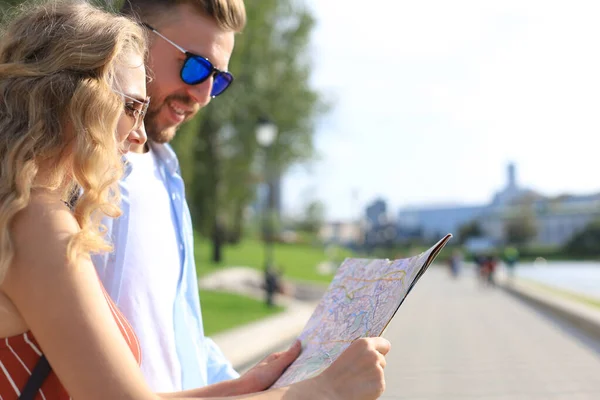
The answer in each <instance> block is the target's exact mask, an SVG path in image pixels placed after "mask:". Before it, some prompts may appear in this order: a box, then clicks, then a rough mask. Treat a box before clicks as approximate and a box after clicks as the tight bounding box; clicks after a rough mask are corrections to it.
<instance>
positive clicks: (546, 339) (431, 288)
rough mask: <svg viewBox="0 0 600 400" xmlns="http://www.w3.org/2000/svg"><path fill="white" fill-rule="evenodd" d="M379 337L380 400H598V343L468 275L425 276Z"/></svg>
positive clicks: (432, 273) (432, 272) (434, 273)
mask: <svg viewBox="0 0 600 400" xmlns="http://www.w3.org/2000/svg"><path fill="white" fill-rule="evenodd" d="M467 272H468V271H467ZM385 336H386V337H387V338H389V339H390V340H391V341H392V343H393V346H392V353H390V357H389V358H388V367H387V369H386V380H387V384H388V388H387V391H386V393H385V394H384V396H383V397H382V399H388V400H391V399H411V400H425V399H427V400H430V399H444V400H454V399H456V400H458V399H461V400H463V399H485V400H501V399H502V400H505V399H506V400H509V399H510V400H542V399H543V400H557V399H565V400H591V399H594V400H598V399H600V344H598V343H590V342H589V341H588V342H585V341H583V340H580V339H578V338H577V337H576V336H574V335H572V334H571V333H569V332H568V329H567V328H565V327H564V326H561V325H559V324H558V323H556V322H554V321H552V320H551V319H549V318H548V317H546V316H544V315H542V314H540V313H539V312H537V311H535V310H533V309H532V308H530V307H529V306H527V305H525V304H523V303H521V302H520V301H519V300H517V299H515V298H513V297H512V296H510V295H509V294H507V293H505V292H504V291H502V290H501V289H484V288H481V287H478V286H477V285H476V282H475V281H474V279H473V277H472V276H471V275H470V274H466V275H464V276H463V277H461V278H460V279H459V280H457V281H453V280H451V279H450V278H449V276H448V275H447V274H446V273H445V271H443V270H436V269H430V270H429V271H428V272H427V273H426V274H425V275H424V276H423V278H422V279H421V280H420V281H419V283H418V284H417V285H416V287H415V288H414V290H413V291H412V292H411V293H410V295H409V296H408V297H407V299H406V301H405V302H404V304H403V305H402V307H401V308H400V310H399V311H398V314H397V315H396V317H395V318H394V321H393V322H392V323H391V324H390V326H389V327H388V330H387V332H386V334H385Z"/></svg>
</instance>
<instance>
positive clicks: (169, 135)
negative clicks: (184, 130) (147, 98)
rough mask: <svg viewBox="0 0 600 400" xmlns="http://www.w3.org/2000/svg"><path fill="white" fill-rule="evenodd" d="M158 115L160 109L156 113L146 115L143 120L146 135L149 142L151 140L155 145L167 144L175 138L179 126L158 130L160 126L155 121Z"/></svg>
mask: <svg viewBox="0 0 600 400" xmlns="http://www.w3.org/2000/svg"><path fill="white" fill-rule="evenodd" d="M159 114H160V109H158V112H154V113H150V112H148V114H146V118H144V125H145V127H146V135H147V136H148V139H149V140H152V141H153V142H155V143H169V142H170V141H171V140H173V138H174V137H175V133H176V132H177V129H178V128H179V126H171V127H168V128H164V129H160V126H159V124H158V121H157V117H158V115H159Z"/></svg>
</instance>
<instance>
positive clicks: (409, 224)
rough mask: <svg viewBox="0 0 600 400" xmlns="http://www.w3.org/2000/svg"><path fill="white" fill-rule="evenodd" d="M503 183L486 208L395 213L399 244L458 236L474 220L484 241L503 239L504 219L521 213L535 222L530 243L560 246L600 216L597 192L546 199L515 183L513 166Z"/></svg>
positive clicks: (415, 210) (419, 210) (437, 209)
mask: <svg viewBox="0 0 600 400" xmlns="http://www.w3.org/2000/svg"><path fill="white" fill-rule="evenodd" d="M507 177H508V182H507V184H506V186H505V187H504V188H503V189H502V190H500V191H498V192H497V193H496V194H495V195H494V196H493V198H492V201H491V202H490V203H489V204H488V205H481V206H464V207H460V206H442V207H422V208H419V207H413V208H404V209H402V210H400V211H399V213H398V221H397V225H398V237H399V239H400V240H403V239H410V238H414V237H418V238H420V239H422V240H426V241H434V240H437V239H439V238H440V237H442V236H443V235H444V234H446V233H452V234H454V235H458V232H459V229H460V227H461V226H462V225H464V224H466V223H469V222H472V221H476V222H478V223H479V225H480V227H481V228H482V231H483V232H484V235H485V238H486V239H487V240H489V241H490V242H493V243H500V244H501V243H504V242H505V241H506V234H505V230H506V229H505V227H506V222H507V221H508V220H509V219H510V218H514V216H515V215H517V213H519V212H522V211H523V210H524V208H526V209H527V212H529V213H530V214H529V215H531V216H532V217H533V218H534V219H535V224H536V230H537V236H536V237H535V238H534V239H533V240H532V243H533V244H537V245H543V246H561V245H564V244H565V243H566V242H567V241H568V240H569V239H570V238H571V237H572V236H573V235H574V234H576V233H578V232H579V231H581V230H582V229H583V228H584V227H585V226H586V225H587V224H588V223H590V222H591V221H593V220H594V219H596V218H600V194H592V195H585V196H573V195H564V196H559V197H556V198H548V197H545V196H542V195H540V194H539V193H537V192H535V191H533V190H531V189H527V188H522V187H520V186H519V185H518V184H517V180H516V167H515V165H514V164H512V163H511V164H509V165H508V168H507Z"/></svg>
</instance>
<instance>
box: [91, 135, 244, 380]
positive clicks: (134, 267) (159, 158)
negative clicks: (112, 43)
mask: <svg viewBox="0 0 600 400" xmlns="http://www.w3.org/2000/svg"><path fill="white" fill-rule="evenodd" d="M151 153H153V157H154V160H152V159H151V162H152V163H151V164H148V165H149V167H150V169H153V170H154V171H140V170H135V163H131V165H130V166H129V168H133V169H134V170H133V171H132V172H133V173H130V174H128V175H127V176H126V177H125V178H124V179H123V180H122V181H121V183H120V188H121V197H122V199H121V209H122V211H123V215H122V216H121V217H119V218H117V219H114V220H113V219H106V220H105V221H104V222H103V223H104V225H105V226H106V227H107V230H108V232H107V235H108V236H107V237H108V238H109V239H110V240H111V242H112V243H113V245H114V251H113V252H112V253H109V254H102V255H98V256H94V264H95V266H96V270H97V271H98V274H99V276H100V279H101V280H102V282H103V284H104V287H105V289H106V291H107V292H108V294H109V295H110V296H111V298H112V299H113V301H114V302H115V303H116V304H117V306H119V308H120V310H121V311H122V312H123V314H124V315H125V317H126V318H127V319H128V321H129V322H130V323H131V325H132V326H133V328H134V330H135V332H136V335H137V336H138V338H139V339H140V345H141V347H142V371H143V372H144V374H145V377H146V380H147V381H148V384H149V385H150V386H151V387H152V388H153V389H154V390H156V391H178V390H186V389H192V388H197V387H201V386H205V385H209V384H213V383H217V382H220V381H223V380H228V379H233V378H237V377H238V376H239V375H238V373H237V372H236V371H235V370H234V369H233V368H232V366H231V364H230V363H229V361H228V360H227V359H226V358H225V356H224V355H223V353H222V352H221V350H220V349H219V348H218V347H217V345H216V344H215V343H214V342H213V341H212V340H210V339H209V338H207V337H205V336H204V330H203V326H202V314H201V311H200V299H199V294H198V278H197V275H196V267H195V262H194V243H193V240H194V236H193V230H192V220H191V216H190V212H189V209H188V205H187V202H186V199H185V188H184V183H183V179H182V178H181V173H180V170H179V162H178V160H177V156H176V155H175V153H174V152H173V150H172V149H171V147H170V146H169V145H163V144H155V143H152V144H151ZM134 156H136V157H139V156H142V157H144V156H146V155H137V154H136V155H131V157H130V158H131V161H133V159H134ZM148 156H149V155H148ZM152 165H153V167H152ZM143 166H144V167H145V165H143ZM138 172H139V173H138ZM142 172H143V173H144V174H145V175H143V174H142ZM140 176H141V177H142V178H140ZM135 179H150V180H152V184H153V185H154V187H155V188H156V187H157V186H156V185H157V184H158V191H159V192H161V193H160V194H161V195H162V197H160V196H154V195H148V193H144V190H143V189H144V188H145V187H146V186H145V182H144V181H140V182H136V181H135ZM157 182H160V183H157ZM136 184H137V186H136ZM149 186H152V185H149ZM163 186H164V187H163ZM132 187H137V189H136V190H131V189H132ZM140 188H141V189H142V190H140ZM157 197H160V198H161V199H162V200H163V203H160V202H158V204H157ZM169 203H170V208H171V210H170V211H168V210H162V209H161V210H157V209H156V207H161V208H162V207H164V208H168V206H169ZM132 205H135V206H134V207H135V209H134V210H132V208H133V207H132ZM136 212H137V214H140V212H142V213H143V215H142V216H141V217H140V216H139V215H138V216H137V217H136ZM156 212H163V213H169V212H170V215H167V217H166V218H167V220H168V221H169V224H170V225H174V226H169V227H163V228H158V231H157V232H159V233H158V234H154V236H150V237H151V238H154V237H157V236H158V238H157V240H158V241H160V240H162V239H163V238H165V239H169V240H170V241H169V240H165V243H171V245H172V246H171V248H172V249H173V251H174V252H175V253H174V254H175V255H177V251H179V257H178V260H177V261H174V262H173V263H180V266H179V269H178V270H177V271H173V270H171V272H174V274H172V276H173V277H174V279H172V281H169V280H166V282H167V283H169V282H172V284H171V286H176V287H172V288H168V287H167V288H164V287H160V289H163V288H164V289H165V290H157V288H159V286H157V285H158V284H161V285H164V283H163V282H161V279H160V275H156V274H155V275H153V276H154V278H153V280H152V279H150V275H151V274H152V273H153V271H148V270H147V268H149V266H148V265H139V264H149V265H150V264H152V263H146V262H140V261H139V260H144V257H146V259H150V260H152V257H154V256H156V257H160V256H164V254H162V253H160V252H161V248H162V247H161V246H160V245H158V246H157V245H152V243H140V241H142V242H143V241H144V240H145V239H143V237H144V236H143V234H146V235H147V232H140V231H139V230H138V229H145V228H148V229H151V228H155V227H154V226H153V223H154V222H155V220H154V219H153V214H155V213H156ZM155 219H156V218H155ZM162 221H163V223H164V221H165V220H164V219H163V220H162ZM130 227H131V229H130ZM136 232H137V233H136ZM164 235H175V237H164ZM128 244H129V246H128ZM162 250H163V251H165V249H164V248H162ZM132 252H137V254H138V255H139V254H141V255H142V257H140V258H139V259H138V258H136V254H131V253H132ZM139 252H143V253H139ZM173 263H170V264H173ZM160 267H161V269H162V267H163V266H160ZM164 267H165V268H166V267H169V266H164ZM145 268H146V269H145ZM163 272H164V271H161V270H158V268H157V271H156V273H157V274H160V273H163ZM157 276H158V278H157ZM153 286H154V289H153ZM170 304H172V309H171V308H170ZM157 310H158V311H157ZM161 310H162V311H161ZM165 316H166V317H165ZM161 319H163V320H161ZM170 319H172V320H170ZM159 325H160V326H159ZM144 347H146V348H144ZM150 364H151V365H150ZM145 366H146V367H152V368H144V367H145ZM161 368H162V370H161ZM179 380H181V382H177V381H179Z"/></svg>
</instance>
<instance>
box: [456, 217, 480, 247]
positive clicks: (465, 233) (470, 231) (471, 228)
mask: <svg viewBox="0 0 600 400" xmlns="http://www.w3.org/2000/svg"><path fill="white" fill-rule="evenodd" d="M480 236H483V230H482V229H481V226H480V225H479V223H478V222H477V221H471V222H468V223H466V224H464V225H462V226H461V227H460V228H459V229H458V240H459V243H460V244H464V243H465V242H466V241H467V240H469V239H470V238H473V237H480Z"/></svg>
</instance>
